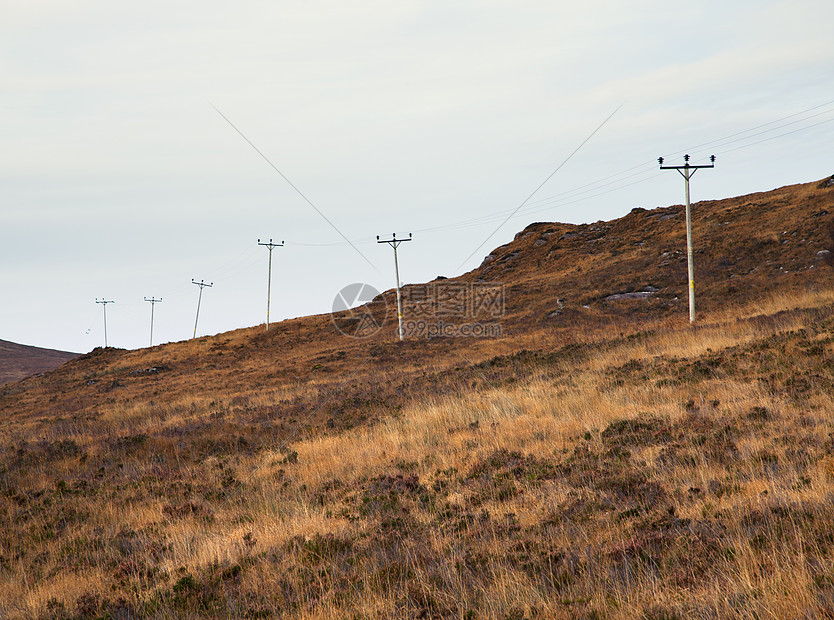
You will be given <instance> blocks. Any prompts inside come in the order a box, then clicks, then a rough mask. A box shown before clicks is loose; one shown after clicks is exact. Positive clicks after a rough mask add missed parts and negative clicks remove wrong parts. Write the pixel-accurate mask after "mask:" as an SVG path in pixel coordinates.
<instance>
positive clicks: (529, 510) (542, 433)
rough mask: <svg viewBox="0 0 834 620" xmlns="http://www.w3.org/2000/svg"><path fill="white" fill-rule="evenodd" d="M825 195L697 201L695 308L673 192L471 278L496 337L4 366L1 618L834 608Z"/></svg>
mask: <svg viewBox="0 0 834 620" xmlns="http://www.w3.org/2000/svg"><path fill="white" fill-rule="evenodd" d="M753 203H762V204H765V205H770V206H771V207H773V208H770V209H762V210H759V211H756V210H755V209H751V208H746V207H745V205H748V207H749V206H750V205H752V204H753ZM833 203H834V190H829V189H825V188H818V187H817V186H816V184H809V185H804V186H794V187H792V188H783V189H781V190H776V191H775V192H772V193H769V194H762V195H756V196H754V197H743V198H738V199H733V200H730V201H720V202H716V203H710V204H709V205H705V204H704V203H700V204H699V205H698V210H697V211H696V212H699V213H700V214H701V215H699V217H703V218H705V219H704V220H702V221H701V222H700V224H698V223H697V222H698V220H696V235H697V234H698V230H699V227H700V230H701V231H702V236H703V238H704V245H703V246H702V249H703V252H701V253H700V254H699V255H698V256H699V257H698V258H697V259H696V260H698V263H697V264H698V265H701V266H702V267H701V268H700V272H699V273H702V274H703V275H702V279H701V281H702V282H703V283H704V284H703V287H702V288H703V291H702V292H701V297H700V299H702V300H703V304H702V305H701V306H699V307H700V308H701V309H702V310H701V311H702V315H701V319H700V321H699V324H698V326H697V327H695V328H692V327H690V326H689V325H688V322H687V320H686V300H685V298H684V297H683V291H685V286H686V284H685V280H684V281H683V282H679V281H678V278H679V276H680V275H681V273H685V271H684V270H685V265H684V266H681V265H680V264H679V261H676V260H673V259H671V258H670V257H671V256H673V255H674V252H677V251H679V249H678V246H679V242H680V239H679V238H678V237H677V236H678V229H679V228H681V225H680V222H677V223H676V225H675V227H672V226H671V224H669V228H668V229H667V228H666V226H667V223H670V222H672V221H673V219H674V218H668V219H662V217H663V215H665V214H669V213H672V212H674V211H675V209H676V208H675V207H670V208H669V209H667V210H657V213H660V214H661V215H656V214H655V215H653V213H655V212H639V211H635V212H633V213H631V214H629V215H628V216H626V217H625V218H621V219H620V220H617V221H615V222H612V223H598V224H596V225H588V226H584V227H582V226H576V227H571V226H567V225H562V224H535V225H532V226H530V227H528V228H527V229H525V231H523V232H522V233H521V234H520V235H519V236H518V237H517V239H516V240H515V241H514V242H513V243H512V244H510V245H509V246H507V247H505V248H501V249H499V250H498V251H496V252H494V253H493V258H492V259H491V260H488V261H486V262H485V264H484V265H482V266H481V267H480V268H479V269H477V270H475V271H473V272H471V273H469V274H467V275H465V276H463V277H462V278H460V279H459V280H458V281H463V282H474V281H477V280H478V279H481V280H482V281H500V282H503V283H504V284H505V285H506V287H507V294H506V299H507V312H506V316H505V317H504V318H503V319H502V325H503V326H504V337H503V338H500V339H476V338H468V339H464V338H459V339H446V338H438V339H432V340H418V341H411V342H406V343H404V344H402V345H400V344H397V343H394V342H393V341H392V340H393V335H394V334H393V326H391V325H389V326H388V327H386V328H385V329H384V330H383V332H381V333H380V334H377V335H376V336H374V337H372V338H369V339H361V340H354V339H350V338H347V337H344V336H339V335H338V333H337V332H336V330H335V328H334V327H333V324H332V322H331V321H330V319H329V317H308V318H305V319H299V320H295V321H286V322H284V323H281V324H280V325H278V326H276V327H275V328H274V329H273V330H271V331H270V332H268V333H267V332H264V331H263V329H262V328H260V329H258V328H251V329H246V330H239V331H237V332H231V333H228V334H222V335H219V336H217V337H215V338H204V339H199V340H197V341H193V342H185V343H175V344H172V345H166V346H163V347H154V348H153V349H145V350H141V351H119V350H113V349H106V350H96V351H94V352H93V353H91V354H89V355H87V356H83V357H81V358H78V359H76V360H74V361H72V362H70V363H68V364H65V365H64V366H62V367H61V368H60V369H58V370H56V371H53V372H51V373H47V374H46V375H45V376H43V377H33V378H30V379H27V380H26V381H23V382H19V383H15V384H11V385H7V386H4V387H2V388H0V408H2V411H3V415H2V417H0V432H2V437H3V439H2V440H0V473H2V476H1V477H0V515H2V517H0V518H2V519H3V523H4V527H3V528H0V616H3V617H31V616H38V617H54V618H67V617H99V616H107V615H110V616H111V617H193V618H198V617H206V616H213V617H282V616H286V617H298V618H346V617H347V618H350V617H355V618H390V617H406V618H412V617H413V618H429V617H448V618H496V619H497V618H502V619H503V618H511V619H521V618H534V617H542V618H546V617H547V618H549V617H557V618H558V617H564V618H571V617H615V618H633V617H641V616H642V617H646V618H675V617H681V618H683V617H693V616H694V617H716V618H717V617H727V616H734V615H735V616H742V617H767V616H771V617H795V616H798V615H802V614H803V613H806V615H808V616H810V617H814V616H817V617H824V616H827V615H831V614H834V573H832V569H831V566H832V565H834V564H832V559H834V501H832V500H833V499H834V423H832V418H831V411H832V404H834V403H832V399H834V366H832V359H833V358H832V353H834V291H832V288H831V286H830V283H829V281H830V277H831V269H830V267H829V266H828V264H827V260H826V257H827V255H826V254H825V252H824V250H825V249H827V246H829V245H830V239H829V237H828V226H829V222H830V218H828V217H826V215H827V214H826V213H822V211H831V212H834V208H832V207H834V204H833ZM765 213H767V214H769V215H765ZM815 214H816V215H815ZM768 217H770V218H772V220H773V222H774V223H770V224H768V223H767V222H768V219H767V218H768ZM712 221H714V223H715V225H716V228H715V230H714V232H713V234H714V236H713V237H710V236H709V234H707V232H706V231H707V228H708V223H709V222H712ZM724 222H728V223H726V224H725V223H724ZM727 227H731V228H732V229H733V230H734V231H735V232H734V234H733V235H725V234H724V233H723V232H722V231H723V230H724V228H727ZM748 228H749V229H750V230H753V231H754V233H755V234H753V233H751V234H750V235H747V236H742V235H740V234H738V231H739V230H741V229H748ZM594 229H595V230H594ZM551 230H552V232H553V234H551V235H550V236H548V237H545V236H544V235H545V234H546V233H547V232H548V231H551ZM556 233H558V235H557V234H556ZM794 233H795V234H794ZM572 234H575V235H576V236H568V237H565V235H572ZM581 235H586V237H585V238H584V241H583V242H581V243H580V241H581ZM593 235H597V236H596V237H594V236H593ZM594 238H596V239H598V241H596V242H595V243H591V242H592V241H593V239H594ZM541 239H544V240H545V243H538V241H539V240H541ZM751 239H752V240H751ZM641 243H642V245H640V244H641ZM548 244H550V245H548ZM734 244H735V247H734ZM747 244H750V245H747ZM589 247H591V248H594V249H593V250H590V249H589ZM597 248H599V250H597ZM721 248H725V249H724V250H721ZM514 252H518V253H517V254H515V255H514V256H511V257H510V258H506V259H505V258H503V257H505V256H509V255H510V254H513V253H514ZM667 252H668V254H666V253H667ZM818 252H822V254H818ZM664 254H666V255H665V256H664ZM601 256H602V257H604V258H605V260H604V261H602V260H600V257H601ZM728 257H729V258H728ZM559 261H563V262H559ZM640 261H642V262H640ZM722 261H725V262H732V263H733V264H732V265H728V266H721V265H723V264H724V263H722ZM641 265H642V266H641ZM780 268H781V269H780ZM711 270H714V271H711ZM679 272H680V273H679ZM783 272H784V273H783ZM580 274H583V275H580ZM648 287H652V288H654V289H657V290H656V291H651V290H649V289H648ZM641 288H643V289H645V290H644V292H651V295H649V296H643V297H641V298H637V299H616V298H615V299H606V298H607V297H609V296H610V295H612V294H616V293H624V292H636V291H639V289H641ZM730 288H733V290H730ZM387 295H389V296H390V293H388V294H387ZM676 296H677V297H678V298H679V299H678V300H677V301H676V300H675V299H674V297H676ZM557 297H558V298H562V299H564V301H563V302H562V307H561V308H559V307H558V304H557V303H556V301H555V300H556V298H557ZM585 306H588V307H587V308H586V307H585ZM326 335H327V336H326Z"/></svg>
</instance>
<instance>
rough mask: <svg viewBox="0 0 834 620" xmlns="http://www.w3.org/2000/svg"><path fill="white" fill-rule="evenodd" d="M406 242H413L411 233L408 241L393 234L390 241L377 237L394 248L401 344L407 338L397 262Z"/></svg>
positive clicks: (379, 240)
mask: <svg viewBox="0 0 834 620" xmlns="http://www.w3.org/2000/svg"><path fill="white" fill-rule="evenodd" d="M404 241H411V233H408V239H397V233H393V234H392V235H391V238H390V239H380V238H379V235H377V236H376V242H377V243H387V244H388V245H390V246H391V247H392V248H394V277H395V278H396V279H397V334H398V335H399V337H400V342H402V341H403V340H404V339H405V338H404V335H403V303H402V298H401V297H400V265H399V263H398V262H397V248H398V247H399V245H400V244H401V243H402V242H404Z"/></svg>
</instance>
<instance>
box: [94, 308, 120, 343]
mask: <svg viewBox="0 0 834 620" xmlns="http://www.w3.org/2000/svg"><path fill="white" fill-rule="evenodd" d="M96 303H97V304H101V309H102V310H104V348H105V349H106V348H107V304H114V303H116V302H115V301H112V300H107V299H105V298H104V297H102V298H101V299H99V298H98V297H96Z"/></svg>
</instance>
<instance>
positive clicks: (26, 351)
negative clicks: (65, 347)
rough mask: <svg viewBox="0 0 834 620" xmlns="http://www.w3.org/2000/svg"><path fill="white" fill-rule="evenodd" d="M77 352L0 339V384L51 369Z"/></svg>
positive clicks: (75, 355) (73, 356)
mask: <svg viewBox="0 0 834 620" xmlns="http://www.w3.org/2000/svg"><path fill="white" fill-rule="evenodd" d="M75 357H78V354H77V353H67V352H66V351H54V350H52V349H41V348H39V347H30V346H26V345H22V344H15V343H14V342H8V341H6V340H0V385H2V384H4V383H9V382H11V381H19V380H20V379H24V378H26V377H29V376H31V375H34V374H37V373H41V372H46V371H47V370H53V369H55V368H57V367H58V366H60V365H61V364H63V363H64V362H66V361H69V360H71V359H73V358H75Z"/></svg>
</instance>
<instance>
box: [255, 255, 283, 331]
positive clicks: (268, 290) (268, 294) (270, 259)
mask: <svg viewBox="0 0 834 620" xmlns="http://www.w3.org/2000/svg"><path fill="white" fill-rule="evenodd" d="M258 245H262V246H264V247H265V248H266V249H267V250H269V276H268V278H267V282H266V329H267V331H268V330H269V298H270V291H271V289H272V250H274V249H275V248H281V247H284V242H283V241H282V242H281V243H272V239H270V240H269V243H261V240H260V239H258Z"/></svg>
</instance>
